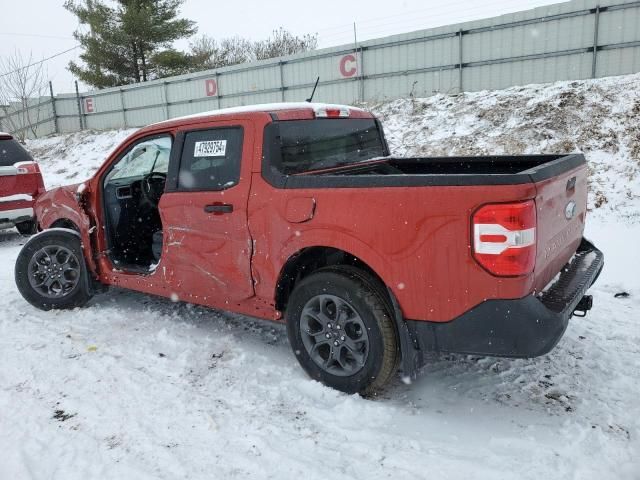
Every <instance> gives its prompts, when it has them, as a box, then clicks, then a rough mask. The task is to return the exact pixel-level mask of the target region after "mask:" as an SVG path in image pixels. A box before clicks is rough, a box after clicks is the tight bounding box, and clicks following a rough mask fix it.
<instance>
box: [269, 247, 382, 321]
mask: <svg viewBox="0 0 640 480" xmlns="http://www.w3.org/2000/svg"><path fill="white" fill-rule="evenodd" d="M337 265H350V266H353V267H358V268H360V269H362V270H364V271H365V272H367V273H368V274H370V275H371V276H373V277H374V278H375V279H376V280H377V281H379V282H380V283H381V284H382V285H385V283H384V280H383V279H382V277H381V276H380V275H379V274H378V273H377V272H376V271H375V270H374V269H373V268H372V267H370V266H369V264H368V263H367V262H365V261H363V260H361V259H360V258H359V257H358V256H356V255H354V254H352V253H350V252H347V251H346V250H343V249H340V248H336V247H329V246H322V245H315V246H310V247H304V248H301V249H300V250H298V251H297V252H295V253H293V254H292V255H290V256H289V258H288V259H287V261H286V262H285V263H284V265H283V266H282V268H281V269H280V273H279V274H278V279H277V282H276V290H275V296H274V299H275V306H276V308H277V309H278V310H281V311H283V310H285V309H286V307H287V302H288V299H289V296H290V295H291V292H292V291H293V289H294V288H295V286H296V284H297V283H298V282H299V281H300V280H302V279H303V278H305V277H307V276H309V275H310V274H312V273H313V272H315V271H317V270H319V269H320V268H324V267H331V266H337Z"/></svg>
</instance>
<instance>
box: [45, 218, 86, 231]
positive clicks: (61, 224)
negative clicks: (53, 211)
mask: <svg viewBox="0 0 640 480" xmlns="http://www.w3.org/2000/svg"><path fill="white" fill-rule="evenodd" d="M48 228H66V229H67V230H75V231H76V232H78V233H80V227H79V226H78V225H77V224H76V223H75V222H74V221H73V220H70V219H68V218H59V219H57V220H54V221H53V222H52V223H51V225H49V227H48Z"/></svg>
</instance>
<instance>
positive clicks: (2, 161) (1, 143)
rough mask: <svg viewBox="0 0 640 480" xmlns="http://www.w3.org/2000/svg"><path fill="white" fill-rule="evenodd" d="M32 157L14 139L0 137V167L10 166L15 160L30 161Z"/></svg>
mask: <svg viewBox="0 0 640 480" xmlns="http://www.w3.org/2000/svg"><path fill="white" fill-rule="evenodd" d="M32 161H33V158H31V155H29V153H28V152H27V151H26V150H25V149H24V147H23V146H22V145H20V144H19V143H18V142H17V141H15V140H14V139H6V138H5V139H0V167H10V166H12V165H13V164H14V163H17V162H32Z"/></svg>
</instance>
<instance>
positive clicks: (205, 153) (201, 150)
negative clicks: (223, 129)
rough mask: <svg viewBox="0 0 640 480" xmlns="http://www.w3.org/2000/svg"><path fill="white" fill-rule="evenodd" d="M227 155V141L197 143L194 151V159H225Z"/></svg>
mask: <svg viewBox="0 0 640 480" xmlns="http://www.w3.org/2000/svg"><path fill="white" fill-rule="evenodd" d="M226 153H227V141H226V140H208V141H206V142H196V144H195V147H194V149H193V156H194V157H224V156H225V154H226Z"/></svg>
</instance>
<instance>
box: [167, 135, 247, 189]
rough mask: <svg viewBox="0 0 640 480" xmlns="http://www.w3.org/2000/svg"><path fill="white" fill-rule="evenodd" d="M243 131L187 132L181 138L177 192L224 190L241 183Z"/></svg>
mask: <svg viewBox="0 0 640 480" xmlns="http://www.w3.org/2000/svg"><path fill="white" fill-rule="evenodd" d="M241 158H242V128H240V127H231V128H215V129H211V130H198V131H194V132H188V133H187V134H186V135H185V138H184V147H183V149H182V158H181V159H180V171H179V173H178V189H179V190H226V189H227V188H231V187H233V186H234V185H236V184H237V183H238V181H239V180H240V160H241Z"/></svg>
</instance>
